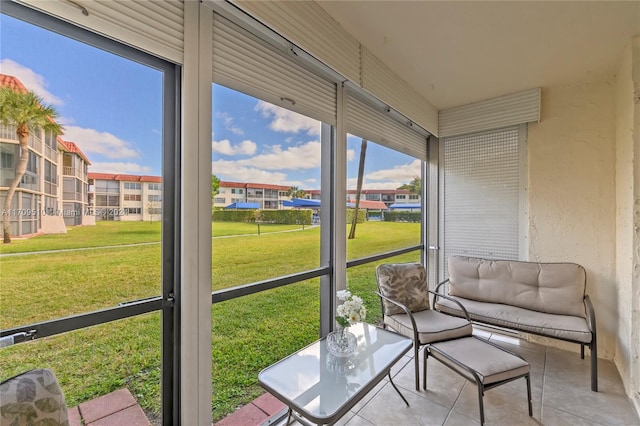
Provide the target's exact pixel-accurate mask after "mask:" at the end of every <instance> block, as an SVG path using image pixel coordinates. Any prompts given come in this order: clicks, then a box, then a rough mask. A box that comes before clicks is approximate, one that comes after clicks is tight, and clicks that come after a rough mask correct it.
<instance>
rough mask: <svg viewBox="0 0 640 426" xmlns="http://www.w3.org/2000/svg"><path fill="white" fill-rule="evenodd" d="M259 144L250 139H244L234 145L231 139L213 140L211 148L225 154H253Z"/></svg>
mask: <svg viewBox="0 0 640 426" xmlns="http://www.w3.org/2000/svg"><path fill="white" fill-rule="evenodd" d="M257 148H258V145H257V144H256V143H255V142H253V141H250V140H244V141H242V142H240V143H239V144H236V145H233V144H231V142H230V141H229V139H223V140H221V141H213V142H211V149H212V150H213V152H217V153H219V154H223V155H253V154H255V152H256V149H257Z"/></svg>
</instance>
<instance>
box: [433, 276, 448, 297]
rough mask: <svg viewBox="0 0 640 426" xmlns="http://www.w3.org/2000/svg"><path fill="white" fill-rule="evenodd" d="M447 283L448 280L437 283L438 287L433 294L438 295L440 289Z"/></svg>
mask: <svg viewBox="0 0 640 426" xmlns="http://www.w3.org/2000/svg"><path fill="white" fill-rule="evenodd" d="M448 282H449V278H447V279H446V280H444V281H441V282H439V283H438V285H437V286H436V289H435V292H436V293H440V287H442V286H444V285H445V284H446V283H448ZM441 294H444V293H441Z"/></svg>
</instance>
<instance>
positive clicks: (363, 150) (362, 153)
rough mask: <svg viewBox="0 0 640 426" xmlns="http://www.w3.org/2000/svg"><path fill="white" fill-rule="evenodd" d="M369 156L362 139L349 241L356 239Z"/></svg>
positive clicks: (365, 141)
mask: <svg viewBox="0 0 640 426" xmlns="http://www.w3.org/2000/svg"><path fill="white" fill-rule="evenodd" d="M366 156H367V140H366V139H362V143H361V144H360V164H359V165H358V182H357V183H356V208H355V209H354V211H353V219H352V220H351V230H350V231H349V237H348V239H350V240H353V239H354V238H355V237H356V225H357V224H358V209H359V208H360V194H361V193H362V180H363V178H364V160H365V157H366Z"/></svg>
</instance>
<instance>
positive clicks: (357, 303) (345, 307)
mask: <svg viewBox="0 0 640 426" xmlns="http://www.w3.org/2000/svg"><path fill="white" fill-rule="evenodd" d="M336 295H337V296H338V300H340V301H341V302H342V304H341V305H340V306H338V309H337V315H336V321H337V322H338V324H340V326H342V327H344V328H346V327H349V326H350V325H354V324H355V323H357V322H359V321H364V318H365V317H366V316H367V308H366V307H365V306H364V302H363V301H362V298H361V297H358V296H356V295H353V294H351V292H350V291H349V290H340V291H338V292H337V293H336Z"/></svg>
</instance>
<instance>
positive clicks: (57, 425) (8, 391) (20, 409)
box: [0, 368, 69, 426]
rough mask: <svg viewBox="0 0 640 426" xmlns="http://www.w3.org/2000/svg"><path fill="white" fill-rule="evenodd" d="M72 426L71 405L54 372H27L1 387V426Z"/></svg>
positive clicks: (9, 380)
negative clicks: (66, 399) (69, 409)
mask: <svg viewBox="0 0 640 426" xmlns="http://www.w3.org/2000/svg"><path fill="white" fill-rule="evenodd" d="M5 425H6V426H21V425H47V426H69V416H68V414H67V404H66V402H65V400H64V394H63V393H62V389H60V385H59V384H58V380H57V379H56V376H55V374H53V371H51V370H49V369H47V368H44V369H38V370H31V371H27V372H26V373H22V374H19V375H17V376H15V377H12V378H10V379H7V380H5V381H4V382H2V383H0V426H5Z"/></svg>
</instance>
